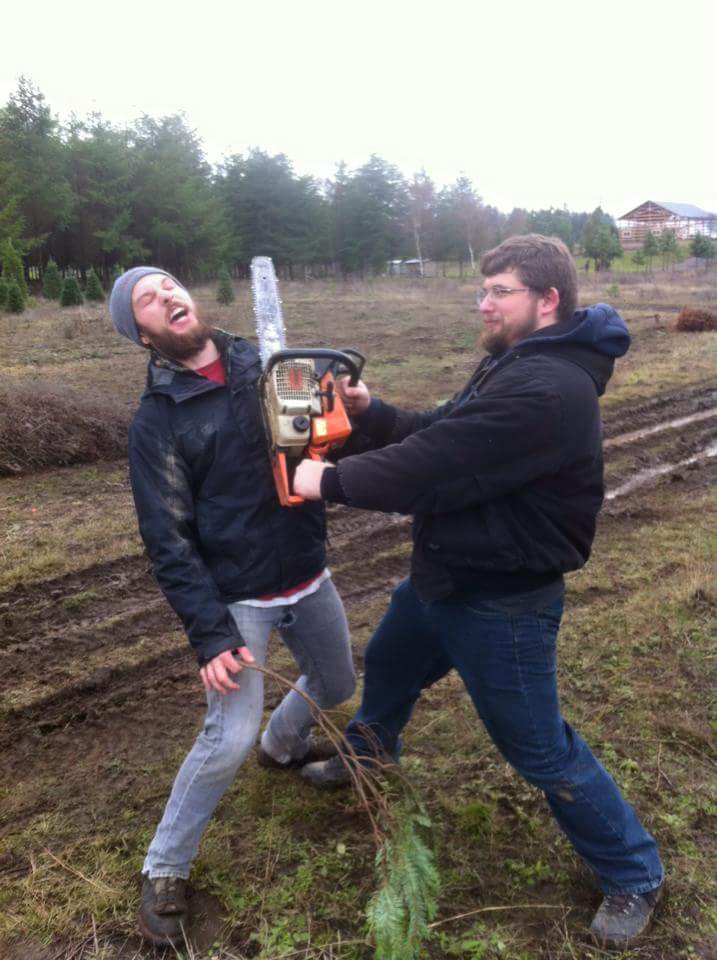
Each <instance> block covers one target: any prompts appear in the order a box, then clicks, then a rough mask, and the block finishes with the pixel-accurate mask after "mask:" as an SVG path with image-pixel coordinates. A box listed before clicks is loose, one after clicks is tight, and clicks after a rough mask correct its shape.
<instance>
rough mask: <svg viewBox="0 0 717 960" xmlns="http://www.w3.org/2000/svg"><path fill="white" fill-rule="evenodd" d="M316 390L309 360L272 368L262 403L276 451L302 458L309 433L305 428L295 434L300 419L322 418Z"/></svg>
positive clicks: (287, 361) (313, 370)
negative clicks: (263, 403) (303, 417)
mask: <svg viewBox="0 0 717 960" xmlns="http://www.w3.org/2000/svg"><path fill="white" fill-rule="evenodd" d="M319 389H320V388H319V381H318V378H317V376H316V372H315V369H314V363H313V361H312V360H283V361H281V362H280V363H277V364H276V365H275V366H274V367H273V368H272V370H271V372H270V374H269V376H268V378H267V381H266V384H265V390H266V393H265V398H264V402H265V409H266V415H267V420H268V423H269V428H270V430H271V435H272V440H273V443H274V446H275V448H277V449H279V450H284V452H286V453H290V454H294V455H299V456H300V455H301V453H302V452H303V449H304V447H305V446H306V444H307V443H308V441H309V430H308V426H307V429H306V430H298V429H297V425H299V424H300V423H301V417H302V415H303V416H305V417H311V416H320V415H321V397H320V396H319ZM296 418H299V419H298V420H297V419H296ZM295 420H296V422H295Z"/></svg>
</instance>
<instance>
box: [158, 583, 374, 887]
mask: <svg viewBox="0 0 717 960" xmlns="http://www.w3.org/2000/svg"><path fill="white" fill-rule="evenodd" d="M229 609H230V611H231V613H232V616H233V617H234V619H235V620H236V623H237V626H238V627H239V631H240V633H241V635H242V637H243V639H244V641H245V642H246V645H247V646H248V647H249V649H250V650H251V652H252V653H253V654H254V657H255V658H256V661H257V663H258V664H259V665H261V666H263V665H264V663H265V662H266V652H267V646H268V643H269V635H270V633H271V630H272V628H274V627H276V628H277V630H278V631H279V634H280V635H281V638H282V640H283V641H284V643H285V644H286V646H287V647H288V648H289V650H290V651H291V653H292V655H293V657H294V659H295V660H296V663H297V665H298V667H299V670H300V673H301V676H300V678H299V680H298V681H297V684H296V685H297V686H298V687H299V689H301V690H303V691H305V692H306V693H307V694H308V695H309V696H310V697H312V698H313V699H314V700H315V701H316V702H317V703H318V704H319V706H320V707H324V708H329V707H334V706H336V705H337V704H339V703H341V702H342V701H344V700H346V699H348V698H349V697H350V696H351V695H352V694H353V692H354V689H355V686H356V678H355V675H354V669H353V663H352V660H351V648H350V644H349V633H348V625H347V622H346V614H345V613H344V608H343V605H342V603H341V599H340V598H339V595H338V593H337V592H336V588H335V587H334V585H333V582H332V581H331V579H328V580H325V581H324V582H323V583H322V584H321V586H320V587H319V589H318V590H317V591H316V592H315V593H312V594H310V595H309V596H308V597H304V598H303V599H301V600H299V601H298V602H296V603H294V604H286V605H284V606H278V607H252V606H247V605H245V604H239V603H234V604H231V605H230V607H229ZM235 679H236V682H237V683H238V684H239V689H238V690H232V691H231V692H230V693H228V694H225V695H222V694H219V693H216V692H215V691H213V690H210V691H208V692H207V715H206V718H205V721H204V728H203V730H202V732H201V733H200V734H199V736H198V737H197V739H196V741H195V743H194V746H193V747H192V749H191V750H190V752H189V754H188V755H187V757H186V759H185V760H184V763H183V764H182V766H181V768H180V770H179V773H178V774H177V777H176V779H175V781H174V786H173V787H172V792H171V794H170V797H169V800H168V801H167V806H166V808H165V811H164V816H163V817H162V820H161V822H160V824H159V826H158V828H157V832H156V833H155V835H154V839H153V840H152V842H151V844H150V847H149V850H148V852H147V856H146V859H145V861H144V866H143V868H142V872H143V873H145V874H147V875H149V876H150V877H166V876H175V877H184V878H185V879H186V878H187V877H188V876H189V872H190V869H191V866H192V861H193V860H194V858H195V856H196V853H197V848H198V846H199V841H200V840H201V837H202V834H203V833H204V830H205V828H206V826H207V823H208V822H209V819H210V818H211V816H212V814H213V812H214V809H215V807H216V806H217V804H218V803H219V800H220V799H221V797H222V795H223V794H224V793H225V791H226V790H227V788H228V787H229V786H230V784H231V783H232V781H233V780H234V777H235V776H236V773H237V770H238V769H239V767H240V766H241V765H242V763H243V762H244V760H245V759H246V757H247V755H248V754H249V752H250V751H251V750H252V748H253V746H254V744H255V743H256V739H257V736H258V733H259V727H260V725H261V718H262V711H263V709H264V676H263V674H261V673H259V672H258V671H256V670H243V671H242V672H241V673H240V674H239V676H238V678H236V677H235ZM313 724H314V718H313V716H312V713H311V708H310V707H309V705H308V704H307V702H306V701H305V700H304V698H303V697H301V696H300V695H299V694H298V693H296V692H295V691H294V690H290V691H289V692H288V693H287V695H286V696H285V697H284V699H283V700H282V701H281V703H280V704H279V705H278V706H277V708H276V709H275V710H274V712H273V713H272V715H271V718H270V720H269V723H268V725H267V727H266V730H265V731H264V734H263V736H262V746H263V748H264V749H265V750H266V751H267V752H268V753H269V754H271V756H272V757H274V759H275V760H278V761H279V762H282V763H283V762H286V761H288V760H291V759H300V758H301V757H302V756H303V755H304V754H305V753H306V751H307V749H308V743H307V740H308V736H309V732H310V730H311V727H312V725H313Z"/></svg>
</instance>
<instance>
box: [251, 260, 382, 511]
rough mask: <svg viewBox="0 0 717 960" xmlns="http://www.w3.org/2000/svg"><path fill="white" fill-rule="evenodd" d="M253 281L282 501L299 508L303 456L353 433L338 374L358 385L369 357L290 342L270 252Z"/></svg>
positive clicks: (263, 388) (266, 410) (263, 389)
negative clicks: (297, 479) (296, 489)
mask: <svg viewBox="0 0 717 960" xmlns="http://www.w3.org/2000/svg"><path fill="white" fill-rule="evenodd" d="M251 286H252V294H253V298H254V311H255V316H256V332H257V337H258V339H259V353H260V355H261V363H262V368H263V372H262V375H261V378H260V381H259V391H260V399H261V408H262V414H263V417H264V425H265V428H266V434H267V441H268V443H269V448H270V450H271V462H272V469H273V472H274V483H275V485H276V492H277V494H278V497H279V502H280V503H281V504H282V506H284V507H295V506H299V505H300V504H302V503H304V498H303V497H300V496H297V495H296V494H294V493H292V486H293V478H294V473H295V471H296V468H297V466H298V465H299V463H300V462H301V460H303V459H304V458H306V457H309V458H310V459H312V460H323V458H324V457H325V456H326V455H327V454H328V453H329V451H331V450H335V449H336V448H338V447H341V446H342V445H343V444H344V442H345V441H346V438H347V437H348V436H349V435H350V433H351V422H350V420H349V417H348V414H347V413H346V409H345V407H344V403H343V400H342V399H341V395H340V394H339V393H338V391H337V390H336V378H337V377H338V376H343V375H345V374H348V377H349V384H350V385H351V386H356V384H357V383H358V381H359V378H360V376H361V371H362V369H363V365H364V361H365V358H364V357H363V355H362V354H360V353H359V352H358V350H353V349H345V350H330V349H327V348H323V347H295V348H293V349H288V348H287V347H286V329H285V327H284V320H283V316H282V310H281V300H280V299H279V289H278V285H277V281H276V274H275V272H274V265H273V263H272V262H271V259H270V258H269V257H254V259H253V260H252V262H251Z"/></svg>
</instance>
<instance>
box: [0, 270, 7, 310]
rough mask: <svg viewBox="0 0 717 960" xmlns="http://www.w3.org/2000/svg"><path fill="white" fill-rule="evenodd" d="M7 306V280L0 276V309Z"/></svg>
mask: <svg viewBox="0 0 717 960" xmlns="http://www.w3.org/2000/svg"><path fill="white" fill-rule="evenodd" d="M6 306H7V280H5V278H4V277H0V310H4V309H5V307H6Z"/></svg>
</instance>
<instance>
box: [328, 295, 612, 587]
mask: <svg viewBox="0 0 717 960" xmlns="http://www.w3.org/2000/svg"><path fill="white" fill-rule="evenodd" d="M629 344H630V336H629V333H628V331H627V327H626V326H625V323H624V322H623V320H622V318H621V317H620V316H619V315H618V314H617V313H616V312H615V311H614V310H613V309H612V308H611V307H608V306H606V305H605V304H598V305H597V306H595V307H591V308H588V309H586V310H579V311H577V312H576V314H575V316H574V319H573V320H572V321H571V322H569V323H563V324H555V325H553V326H550V327H545V328H543V329H541V330H539V331H537V332H536V333H535V334H532V335H531V336H530V337H527V338H526V339H525V340H523V341H521V342H520V343H518V344H516V345H515V346H514V347H513V348H511V349H510V350H509V351H507V352H506V353H505V354H503V355H502V356H501V357H499V358H497V359H494V358H486V359H485V360H484V361H483V362H482V363H481V364H480V365H479V367H478V368H477V370H476V371H475V373H474V375H473V376H472V377H471V379H470V380H469V382H468V383H467V384H466V386H465V388H464V389H463V390H462V391H461V392H460V393H459V394H457V395H456V396H455V397H454V398H453V399H452V400H450V401H449V402H448V403H446V404H444V405H443V406H441V407H439V408H438V409H436V410H433V411H430V412H428V413H409V412H407V411H403V410H399V409H398V408H396V407H392V406H390V405H388V404H385V403H382V402H381V401H379V400H375V399H374V400H372V402H371V405H370V407H369V409H368V410H367V411H366V413H365V414H363V415H362V416H361V417H359V418H357V426H358V430H357V431H356V433H355V435H354V436H352V438H351V439H350V441H349V446H348V447H347V453H349V454H350V453H355V452H356V451H360V450H362V449H364V450H366V449H367V448H368V447H373V448H378V449H368V450H367V452H361V453H358V455H353V456H347V457H346V458H344V459H342V460H341V461H340V462H339V464H338V466H337V468H336V470H326V471H324V475H323V477H322V485H321V493H322V496H323V497H324V498H325V499H327V500H331V501H335V502H339V503H347V504H349V505H351V506H353V507H364V508H367V509H372V510H384V511H395V512H398V513H405V514H414V524H413V538H414V550H413V556H412V561H411V576H412V579H413V581H414V583H415V585H416V588H417V590H418V592H419V594H420V595H421V597H422V598H423V599H424V600H431V599H439V598H444V597H448V596H450V595H451V594H454V593H455V592H456V590H457V589H463V590H465V588H466V586H467V585H468V584H470V583H471V582H472V583H474V584H475V587H476V588H477V590H480V588H481V587H482V586H487V587H488V589H489V591H493V593H494V594H495V593H500V592H501V591H503V592H504V593H510V592H511V591H512V592H520V591H521V590H525V589H531V588H534V587H536V586H540V585H542V584H544V583H546V582H549V581H550V579H551V578H552V579H555V578H556V577H560V576H561V575H562V574H563V573H564V572H566V571H569V570H575V569H577V568H579V567H581V566H582V565H583V564H584V563H585V561H586V560H587V559H588V556H589V554H590V548H591V545H592V541H593V537H594V533H595V520H596V517H597V513H598V511H599V509H600V506H601V504H602V500H603V461H602V442H601V428H600V411H599V405H598V396H599V395H601V394H602V393H603V392H604V390H605V386H606V384H607V381H608V380H609V378H610V376H611V374H612V369H613V364H614V359H615V357H619V356H622V355H623V354H624V353H625V352H626V351H627V349H628V347H629Z"/></svg>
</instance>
